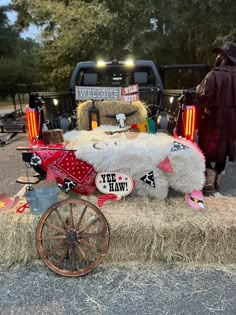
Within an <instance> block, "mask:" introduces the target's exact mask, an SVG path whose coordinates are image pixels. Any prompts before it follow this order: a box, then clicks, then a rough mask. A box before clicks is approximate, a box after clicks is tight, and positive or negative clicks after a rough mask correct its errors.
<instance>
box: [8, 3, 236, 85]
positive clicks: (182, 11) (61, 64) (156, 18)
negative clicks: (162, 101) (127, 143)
mask: <svg viewBox="0 0 236 315" xmlns="http://www.w3.org/2000/svg"><path fill="white" fill-rule="evenodd" d="M234 1H235V0H208V1H201V0H146V1H143V0H135V1H134V0H119V1H118V0H94V1H92V0H34V1H32V0H13V7H14V8H15V9H16V10H17V12H18V27H19V29H22V28H24V27H27V26H28V25H29V23H34V24H36V25H38V26H40V27H41V29H42V33H41V46H40V49H38V62H39V65H40V68H37V70H38V71H41V72H42V73H43V74H44V77H45V79H47V81H49V82H53V83H56V84H57V85H58V84H60V85H62V86H65V84H66V83H67V82H68V78H69V77H70V73H71V71H72V69H73V68H74V66H75V64H76V63H77V62H78V61H82V60H91V59H97V58H98V56H103V57H104V58H106V59H112V58H113V57H116V58H117V59H124V58H126V57H127V56H134V57H135V58H142V59H152V60H154V61H155V62H156V63H157V64H161V63H162V64H168V63H209V64H212V63H213V59H214V55H213V54H212V53H211V48H212V47H213V46H215V45H221V44H222V42H223V41H224V40H226V39H227V40H228V39H230V40H231V39H234V40H235V38H236V37H235V35H236V28H235V16H236V6H235V4H234Z"/></svg>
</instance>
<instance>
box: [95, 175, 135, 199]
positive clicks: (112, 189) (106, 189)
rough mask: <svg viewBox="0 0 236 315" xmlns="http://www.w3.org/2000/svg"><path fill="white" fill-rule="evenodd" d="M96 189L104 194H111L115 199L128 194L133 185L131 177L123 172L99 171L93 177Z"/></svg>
mask: <svg viewBox="0 0 236 315" xmlns="http://www.w3.org/2000/svg"><path fill="white" fill-rule="evenodd" d="M95 184H96V187H97V189H98V190H99V191H100V192H102V193H104V194H112V197H111V198H113V195H115V196H116V197H117V200H119V199H121V198H122V197H124V196H127V195H129V194H130V193H131V192H132V190H133V187H134V184H133V180H132V178H131V177H130V176H129V175H128V174H126V173H123V172H100V173H98V174H97V176H96V179H95Z"/></svg>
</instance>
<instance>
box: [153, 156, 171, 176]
mask: <svg viewBox="0 0 236 315" xmlns="http://www.w3.org/2000/svg"><path fill="white" fill-rule="evenodd" d="M157 167H158V168H159V169H160V170H163V171H166V172H169V173H173V168H172V166H171V164H170V160H169V158H168V156H167V157H166V158H165V159H164V160H163V161H161V163H159V164H158V165H157Z"/></svg>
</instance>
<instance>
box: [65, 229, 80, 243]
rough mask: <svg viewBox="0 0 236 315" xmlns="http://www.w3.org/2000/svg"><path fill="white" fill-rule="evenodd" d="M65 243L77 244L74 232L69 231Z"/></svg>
mask: <svg viewBox="0 0 236 315" xmlns="http://www.w3.org/2000/svg"><path fill="white" fill-rule="evenodd" d="M66 238H67V241H68V242H69V243H75V242H77V240H78V238H77V233H76V231H75V230H69V231H68V233H67V235H66Z"/></svg>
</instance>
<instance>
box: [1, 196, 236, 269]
mask: <svg viewBox="0 0 236 315" xmlns="http://www.w3.org/2000/svg"><path fill="white" fill-rule="evenodd" d="M82 199H86V200H89V201H90V202H92V203H93V204H95V205H96V204H97V196H96V195H93V196H90V197H88V198H86V197H83V198H82ZM204 204H205V210H202V211H199V210H194V209H192V208H190V207H189V206H188V205H187V204H186V202H185V200H184V198H183V197H177V198H169V199H166V200H164V201H161V202H157V201H156V200H154V199H148V198H143V197H137V196H136V197H126V199H125V200H120V201H118V202H117V203H113V201H107V202H106V203H105V204H104V206H103V208H102V212H103V213H104V215H105V216H106V218H107V221H108V223H109V225H110V237H111V239H110V245H109V250H108V253H107V256H106V258H105V260H104V261H105V262H119V263H120V262H128V261H136V262H142V263H145V262H148V263H153V262H194V263H216V264H218V263H220V264H229V263H234V262H235V260H236V246H235V244H236V242H235V240H236V198H233V197H219V198H218V197H217V198H216V197H206V198H205V199H204ZM39 218H40V216H35V215H32V214H31V213H30V212H29V211H28V210H27V211H25V212H24V213H22V214H17V213H15V211H8V212H6V213H1V214H0V245H1V256H0V263H1V264H4V265H8V266H9V265H11V264H13V263H15V262H23V263H25V262H27V261H32V260H35V259H38V258H39V256H38V253H37V249H36V242H35V233H36V227H37V224H38V221H39Z"/></svg>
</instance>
